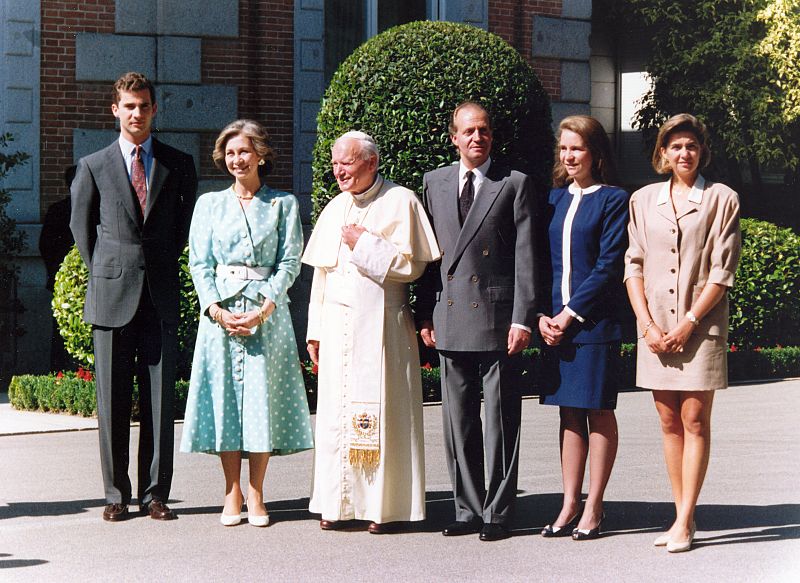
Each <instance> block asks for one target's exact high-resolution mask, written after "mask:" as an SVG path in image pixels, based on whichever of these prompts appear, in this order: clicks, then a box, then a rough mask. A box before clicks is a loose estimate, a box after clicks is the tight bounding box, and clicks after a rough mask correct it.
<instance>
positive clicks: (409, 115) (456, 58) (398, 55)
mask: <svg viewBox="0 0 800 583" xmlns="http://www.w3.org/2000/svg"><path fill="white" fill-rule="evenodd" d="M466 100H471V101H477V102H479V103H481V104H482V105H483V106H484V107H485V108H486V109H487V110H488V111H489V112H490V114H492V117H493V121H494V146H493V150H492V157H493V159H494V160H498V161H500V162H501V163H506V164H508V165H509V166H511V167H512V168H515V169H518V170H521V171H523V172H526V173H528V174H530V175H531V176H532V178H533V180H534V182H535V183H536V184H537V186H538V187H539V188H540V189H541V190H546V189H547V188H548V187H549V184H550V168H551V165H552V157H553V155H552V151H553V150H552V147H553V146H552V144H553V132H552V130H551V128H550V103H549V99H548V97H547V94H546V93H545V91H544V89H543V88H542V85H541V83H540V82H539V80H538V78H537V77H536V74H535V73H534V72H533V70H532V69H531V67H530V65H528V63H527V62H526V61H525V60H524V59H523V58H522V57H521V56H520V54H519V53H518V52H517V51H516V50H515V49H514V48H513V47H511V45H509V44H508V43H506V42H505V41H504V40H502V39H501V38H500V37H498V36H497V35H494V34H490V33H488V32H486V31H484V30H481V29H478V28H475V27H473V26H469V25H464V24H456V23H452V22H430V21H425V22H412V23H409V24H406V25H402V26H398V27H395V28H392V29H390V30H387V31H386V32H384V33H382V34H380V35H378V36H376V37H374V38H372V39H370V40H369V41H367V42H366V43H364V44H363V45H361V46H360V47H359V48H358V49H356V50H355V51H354V52H353V54H351V55H350V57H348V58H347V59H346V60H345V61H344V62H343V63H342V64H341V66H340V67H339V69H338V70H337V71H336V73H335V74H334V76H333V79H332V80H331V83H330V86H329V87H328V89H327V91H326V92H325V97H324V99H323V102H322V106H321V110H320V113H319V117H318V121H317V143H316V145H315V148H314V162H313V174H314V182H313V198H314V214H315V216H316V215H318V214H319V212H320V211H321V210H322V208H323V207H324V206H325V204H327V202H328V201H329V200H330V199H331V198H332V197H333V196H335V195H336V194H337V193H338V188H337V186H336V181H335V180H334V177H333V174H332V173H331V169H330V156H331V154H330V148H331V145H332V144H333V141H334V140H335V139H336V138H337V137H339V136H340V135H341V134H343V133H344V132H346V131H348V130H361V131H364V132H367V133H368V134H370V135H372V136H373V137H374V138H375V140H376V142H377V143H378V146H379V148H380V151H381V173H382V174H383V175H384V176H386V177H387V178H389V179H390V180H393V181H395V182H398V183H400V184H402V185H404V186H407V187H408V188H410V189H412V190H414V191H416V192H420V191H421V188H422V175H423V174H424V173H425V172H427V171H429V170H434V169H436V168H440V167H442V166H446V165H448V164H450V163H451V162H453V161H455V160H456V159H457V156H456V152H455V149H454V148H453V145H452V144H451V142H450V140H449V137H448V129H447V126H448V123H449V120H450V114H451V113H452V111H453V109H454V108H455V106H456V105H458V104H459V103H461V102H462V101H466Z"/></svg>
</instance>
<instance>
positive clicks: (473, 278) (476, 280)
mask: <svg viewBox="0 0 800 583" xmlns="http://www.w3.org/2000/svg"><path fill="white" fill-rule="evenodd" d="M471 279H472V281H474V282H475V283H478V276H477V275H473V276H472V278H471Z"/></svg>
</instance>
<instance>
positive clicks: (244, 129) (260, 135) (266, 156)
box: [211, 119, 275, 176]
mask: <svg viewBox="0 0 800 583" xmlns="http://www.w3.org/2000/svg"><path fill="white" fill-rule="evenodd" d="M236 136H244V137H245V138H249V140H250V142H251V143H252V144H253V150H255V152H256V154H257V155H258V157H259V158H261V159H262V160H264V162H265V164H264V165H263V166H259V167H258V175H259V176H266V175H267V174H269V173H270V172H271V171H272V166H273V163H274V160H275V150H273V149H272V146H270V143H269V134H268V133H267V130H266V129H265V128H264V126H262V125H261V124H260V123H258V122H257V121H253V120H252V119H237V120H236V121H234V122H231V123H229V124H228V125H226V126H225V127H224V128H223V129H222V131H221V132H220V133H219V137H217V141H216V142H215V143H214V153H213V154H212V155H211V157H212V158H213V159H214V165H215V166H216V167H217V168H219V169H220V170H222V171H223V172H228V166H227V165H226V164H225V147H226V146H227V145H228V142H229V141H230V140H231V138H235V137H236Z"/></svg>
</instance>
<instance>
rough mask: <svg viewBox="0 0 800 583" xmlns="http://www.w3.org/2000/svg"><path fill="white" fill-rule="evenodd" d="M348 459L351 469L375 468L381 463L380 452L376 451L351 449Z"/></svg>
mask: <svg viewBox="0 0 800 583" xmlns="http://www.w3.org/2000/svg"><path fill="white" fill-rule="evenodd" d="M349 457H350V465H351V466H353V467H362V468H364V469H370V468H377V467H378V464H379V463H380V461H381V452H380V451H378V450H377V449H356V448H353V447H351V448H350V452H349Z"/></svg>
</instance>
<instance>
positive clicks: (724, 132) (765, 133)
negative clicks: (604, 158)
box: [613, 0, 800, 187]
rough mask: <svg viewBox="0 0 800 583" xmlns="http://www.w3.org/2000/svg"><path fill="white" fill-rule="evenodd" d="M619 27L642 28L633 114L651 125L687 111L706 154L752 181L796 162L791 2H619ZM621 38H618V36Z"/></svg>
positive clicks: (796, 75) (799, 136) (799, 90)
mask: <svg viewBox="0 0 800 583" xmlns="http://www.w3.org/2000/svg"><path fill="white" fill-rule="evenodd" d="M613 4H614V11H613V13H614V14H616V15H620V14H622V16H623V19H622V21H623V22H625V23H626V26H629V25H630V24H631V21H633V23H634V25H638V26H640V27H641V26H642V25H644V26H647V27H651V30H652V31H653V41H652V45H651V50H652V54H651V57H650V59H649V61H648V64H647V72H648V73H649V74H650V76H651V77H652V80H653V87H652V90H651V91H650V92H649V93H648V94H647V95H646V96H645V98H644V99H643V102H642V106H641V108H640V109H639V111H638V114H637V122H638V125H639V127H641V128H642V129H644V130H646V131H647V130H649V132H650V134H651V136H652V132H653V131H654V130H657V128H658V127H659V126H660V125H661V124H662V123H663V122H664V121H665V120H666V118H668V117H669V116H671V115H673V114H675V113H680V112H684V111H685V112H689V113H693V114H694V115H697V116H698V117H699V118H701V119H702V120H703V121H704V122H705V123H706V124H707V126H708V128H709V130H710V133H711V136H712V141H713V144H712V147H713V149H714V153H715V156H717V157H719V156H720V155H721V156H722V157H723V158H726V159H727V160H728V161H730V162H731V163H730V164H728V168H727V169H726V170H727V175H728V176H727V177H728V179H729V180H731V181H732V182H733V183H734V184H737V183H738V184H741V182H742V180H741V177H739V176H737V173H738V168H739V167H740V165H741V163H745V164H746V165H747V166H748V167H749V170H750V178H751V180H752V182H753V183H754V184H755V185H756V186H757V187H758V186H760V183H761V173H762V170H763V169H764V168H770V169H773V170H775V169H779V170H782V171H786V172H788V173H795V175H796V173H797V171H798V169H800V69H799V68H798V67H800V65H799V63H800V0H699V1H694V2H684V1H682V0H627V1H625V2H614V3H613ZM622 42H624V40H623V41H622Z"/></svg>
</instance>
